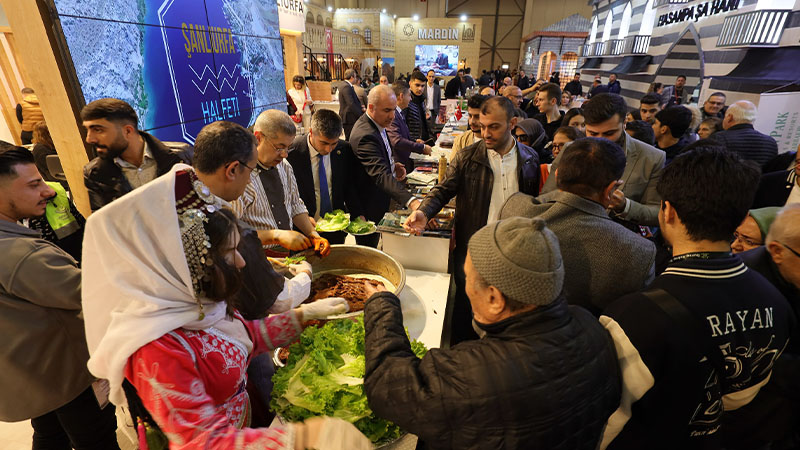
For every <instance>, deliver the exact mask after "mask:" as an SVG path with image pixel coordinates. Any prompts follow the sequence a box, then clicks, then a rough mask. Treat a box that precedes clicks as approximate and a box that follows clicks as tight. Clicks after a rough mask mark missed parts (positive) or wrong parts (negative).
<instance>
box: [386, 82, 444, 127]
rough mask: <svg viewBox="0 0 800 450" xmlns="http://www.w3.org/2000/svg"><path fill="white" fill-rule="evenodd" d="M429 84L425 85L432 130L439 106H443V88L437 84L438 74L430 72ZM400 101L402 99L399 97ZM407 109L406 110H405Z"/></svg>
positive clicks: (427, 110) (426, 109)
mask: <svg viewBox="0 0 800 450" xmlns="http://www.w3.org/2000/svg"><path fill="white" fill-rule="evenodd" d="M427 78H428V82H427V83H426V84H425V112H426V114H427V115H428V128H430V129H432V128H433V124H434V123H436V116H437V115H439V106H440V105H441V104H442V87H441V86H439V83H437V82H436V72H434V71H433V70H429V71H428V76H427ZM397 101H398V102H399V101H400V97H397ZM403 109H405V108H403Z"/></svg>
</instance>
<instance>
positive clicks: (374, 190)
mask: <svg viewBox="0 0 800 450" xmlns="http://www.w3.org/2000/svg"><path fill="white" fill-rule="evenodd" d="M350 146H351V147H352V148H353V154H354V155H355V157H356V164H355V166H354V167H355V174H354V180H353V181H352V183H353V184H354V186H355V188H356V192H357V195H358V197H359V200H360V203H361V206H362V207H363V209H364V210H363V213H362V215H363V216H364V217H366V218H367V220H372V221H375V222H376V223H377V222H378V221H379V220H381V219H382V218H383V215H384V214H385V213H386V212H388V211H389V207H390V204H391V201H392V200H393V199H394V200H395V201H396V202H397V203H400V204H401V205H403V206H405V204H406V203H407V202H408V201H409V200H410V199H411V197H413V196H412V195H411V193H410V192H408V191H407V190H406V189H405V186H404V185H403V183H401V182H399V181H397V180H396V179H395V178H394V175H392V168H391V166H390V161H389V154H388V153H387V150H386V146H385V145H384V143H383V138H381V135H380V132H379V131H378V127H377V125H375V124H374V123H373V122H372V120H371V119H370V118H369V116H368V115H367V114H364V115H362V116H361V117H360V118H359V119H358V121H357V122H356V123H355V125H353V131H352V132H351V133H350Z"/></svg>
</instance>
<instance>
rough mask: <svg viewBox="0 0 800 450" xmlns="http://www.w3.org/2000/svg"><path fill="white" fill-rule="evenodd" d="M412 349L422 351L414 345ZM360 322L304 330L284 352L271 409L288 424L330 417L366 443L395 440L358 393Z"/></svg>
mask: <svg viewBox="0 0 800 450" xmlns="http://www.w3.org/2000/svg"><path fill="white" fill-rule="evenodd" d="M411 345H412V350H414V353H415V354H417V356H419V357H422V355H424V353H425V352H426V351H427V349H426V348H425V346H424V345H422V344H421V343H420V342H418V341H412V343H411ZM364 364H365V360H364V319H363V316H359V317H357V318H356V319H355V320H351V319H341V320H336V321H330V322H328V323H327V324H325V325H324V326H323V327H321V328H316V327H309V328H306V329H305V330H304V331H303V333H302V334H301V335H300V340H299V341H298V342H297V343H295V344H293V345H292V346H291V347H290V352H289V360H288V361H287V362H286V366H285V367H282V368H280V369H278V370H277V371H276V372H275V375H274V376H273V377H272V382H273V384H274V387H273V391H272V400H271V403H270V406H271V407H272V409H273V410H274V411H275V412H277V413H278V414H279V415H281V416H282V417H283V418H285V419H286V420H289V421H290V422H299V421H303V420H305V419H307V418H309V417H313V416H323V415H324V416H332V417H338V418H340V419H343V420H346V421H348V422H351V423H353V424H354V425H355V426H356V428H358V429H359V430H361V432H362V433H364V435H366V436H367V437H368V438H369V439H370V440H372V442H375V443H382V442H388V441H391V440H394V439H397V438H398V437H400V436H401V433H402V432H401V430H400V428H399V427H398V426H397V425H395V424H393V423H391V422H389V421H387V420H384V419H381V418H379V417H377V416H375V414H374V413H373V412H372V410H371V409H370V407H369V404H368V403H367V396H366V394H365V393H364Z"/></svg>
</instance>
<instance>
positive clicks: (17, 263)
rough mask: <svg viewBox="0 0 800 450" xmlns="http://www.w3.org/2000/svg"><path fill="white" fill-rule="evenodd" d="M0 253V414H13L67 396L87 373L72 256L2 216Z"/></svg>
mask: <svg viewBox="0 0 800 450" xmlns="http://www.w3.org/2000/svg"><path fill="white" fill-rule="evenodd" d="M0 254H2V255H3V258H2V262H0V340H1V341H2V342H3V345H2V346H0V367H2V370H0V421H3V422H16V421H20V420H25V419H30V418H33V417H38V416H41V415H43V414H45V413H47V412H50V411H53V410H54V409H56V408H59V407H61V406H63V405H65V404H67V403H68V402H70V401H72V400H73V399H74V398H75V397H77V396H78V395H79V394H80V393H81V392H83V391H84V390H86V388H88V387H89V385H90V384H91V383H92V381H93V377H92V376H91V374H89V370H88V369H87V368H86V362H87V361H88V360H89V351H88V349H87V348H86V335H85V332H84V328H83V317H82V314H81V271H80V269H79V268H78V264H77V263H76V262H75V260H74V259H72V257H71V256H69V255H68V254H66V253H64V252H63V251H62V250H61V249H59V248H58V247H56V246H54V245H53V244H51V243H49V242H47V241H45V240H43V239H41V238H40V237H39V232H38V231H34V230H31V229H28V228H25V227H23V226H21V225H18V224H15V223H11V222H7V221H3V220H0Z"/></svg>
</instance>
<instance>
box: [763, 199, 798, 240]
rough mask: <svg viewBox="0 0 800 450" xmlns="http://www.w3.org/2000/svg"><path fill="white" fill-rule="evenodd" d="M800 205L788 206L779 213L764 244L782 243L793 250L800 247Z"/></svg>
mask: <svg viewBox="0 0 800 450" xmlns="http://www.w3.org/2000/svg"><path fill="white" fill-rule="evenodd" d="M799 223H800V203H792V204H789V205H786V206H784V207H783V209H781V210H780V211H778V214H777V215H776V216H775V221H774V222H772V225H771V226H770V227H769V233H767V239H766V241H765V242H764V243H765V244H769V243H770V242H775V241H778V242H782V243H784V244H786V245H788V246H790V247H792V248H796V247H800V227H798V226H797V224H799Z"/></svg>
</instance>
